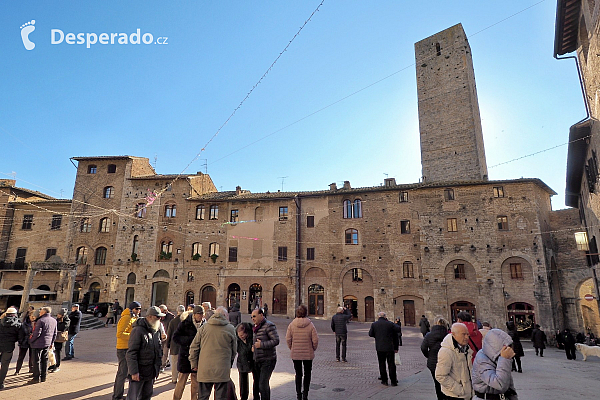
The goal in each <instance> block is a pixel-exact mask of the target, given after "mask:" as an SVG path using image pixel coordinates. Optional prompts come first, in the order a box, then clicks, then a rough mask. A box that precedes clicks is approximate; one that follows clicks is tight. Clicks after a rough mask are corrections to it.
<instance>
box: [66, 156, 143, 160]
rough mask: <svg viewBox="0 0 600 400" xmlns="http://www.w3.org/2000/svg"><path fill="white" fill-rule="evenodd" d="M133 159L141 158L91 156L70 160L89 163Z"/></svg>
mask: <svg viewBox="0 0 600 400" xmlns="http://www.w3.org/2000/svg"><path fill="white" fill-rule="evenodd" d="M134 158H143V157H133V156H92V157H71V160H75V161H91V160H129V159H134Z"/></svg>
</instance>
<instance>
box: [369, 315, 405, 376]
mask: <svg viewBox="0 0 600 400" xmlns="http://www.w3.org/2000/svg"><path fill="white" fill-rule="evenodd" d="M377 315H378V317H379V319H378V320H377V321H375V322H373V323H372V324H371V329H370V330H369V336H371V337H374V338H375V350H377V361H378V362H379V374H380V376H381V383H382V384H383V385H385V386H387V385H388V374H387V371H386V368H385V363H386V361H387V364H388V369H389V370H390V381H391V383H392V386H398V377H397V376H396V364H395V363H394V353H397V352H398V345H399V342H398V331H399V329H398V325H396V324H394V323H393V322H391V321H388V319H387V318H386V315H385V313H384V312H383V311H382V312H380V313H378V314H377Z"/></svg>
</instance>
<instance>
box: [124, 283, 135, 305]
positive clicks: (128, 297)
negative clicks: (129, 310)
mask: <svg viewBox="0 0 600 400" xmlns="http://www.w3.org/2000/svg"><path fill="white" fill-rule="evenodd" d="M134 301H135V288H132V287H128V288H127V290H125V304H127V305H129V304H131V303H132V302H134Z"/></svg>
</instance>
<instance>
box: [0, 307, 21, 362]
mask: <svg viewBox="0 0 600 400" xmlns="http://www.w3.org/2000/svg"><path fill="white" fill-rule="evenodd" d="M20 329H21V322H20V321H19V317H17V315H16V314H14V315H13V314H11V315H6V316H5V317H4V318H2V319H0V353H10V352H12V351H13V350H14V349H15V343H16V342H17V341H18V340H19V330H20Z"/></svg>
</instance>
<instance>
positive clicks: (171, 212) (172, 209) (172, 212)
mask: <svg viewBox="0 0 600 400" xmlns="http://www.w3.org/2000/svg"><path fill="white" fill-rule="evenodd" d="M176 215H177V206H176V205H175V204H167V205H166V206H165V218H175V216H176Z"/></svg>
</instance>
